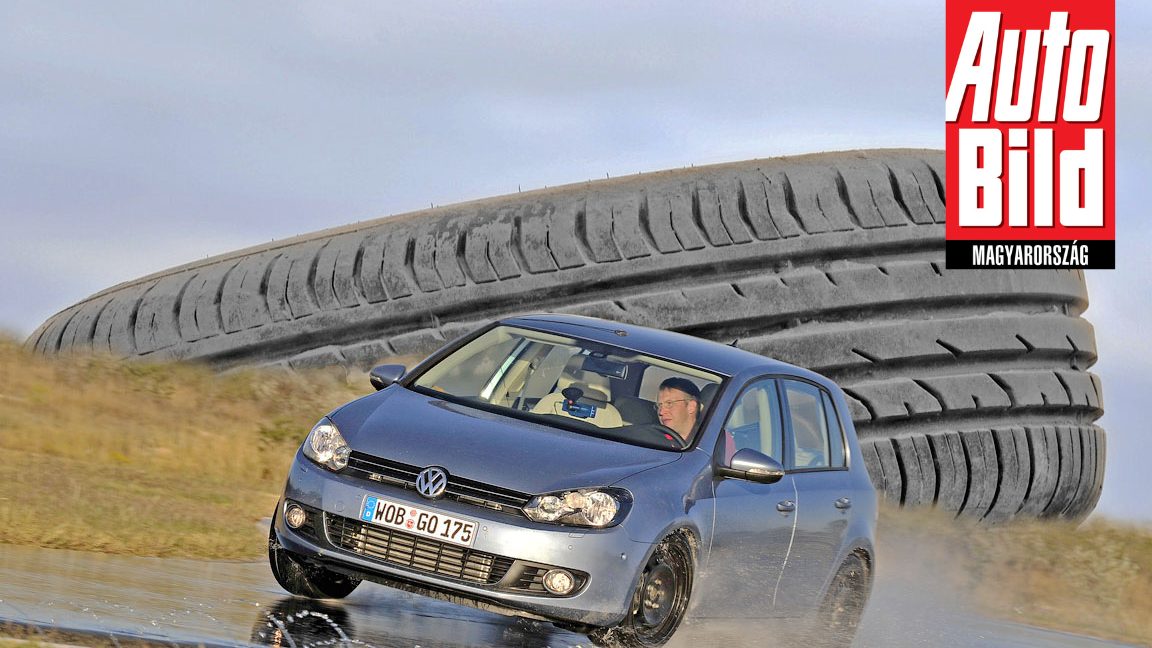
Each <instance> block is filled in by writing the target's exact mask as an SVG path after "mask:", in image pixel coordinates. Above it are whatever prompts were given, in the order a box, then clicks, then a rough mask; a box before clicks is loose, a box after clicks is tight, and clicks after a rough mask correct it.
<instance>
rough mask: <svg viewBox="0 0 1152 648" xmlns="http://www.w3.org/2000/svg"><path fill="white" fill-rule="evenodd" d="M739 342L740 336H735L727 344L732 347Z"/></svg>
mask: <svg viewBox="0 0 1152 648" xmlns="http://www.w3.org/2000/svg"><path fill="white" fill-rule="evenodd" d="M739 343H740V338H736V339H735V340H732V341H731V342H729V343H728V346H730V347H734V346H736V345H737V344H739Z"/></svg>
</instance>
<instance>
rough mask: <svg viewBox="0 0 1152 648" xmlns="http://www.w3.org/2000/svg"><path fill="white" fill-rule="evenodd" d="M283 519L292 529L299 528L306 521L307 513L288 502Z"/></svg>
mask: <svg viewBox="0 0 1152 648" xmlns="http://www.w3.org/2000/svg"><path fill="white" fill-rule="evenodd" d="M284 521H285V522H287V523H288V526H290V527H292V528H293V529H299V528H300V527H302V526H304V523H305V522H307V521H308V514H307V513H305V512H304V509H302V508H300V507H299V506H296V505H295V504H289V505H288V510H286V511H284Z"/></svg>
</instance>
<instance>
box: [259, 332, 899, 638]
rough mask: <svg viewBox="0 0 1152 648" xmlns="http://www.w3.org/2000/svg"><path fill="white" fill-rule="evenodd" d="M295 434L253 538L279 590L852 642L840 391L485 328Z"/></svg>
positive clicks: (655, 349)
mask: <svg viewBox="0 0 1152 648" xmlns="http://www.w3.org/2000/svg"><path fill="white" fill-rule="evenodd" d="M372 381H373V384H374V386H375V387H376V388H377V390H378V391H377V392H376V393H375V394H372V395H369V396H366V397H364V398H361V399H359V400H356V401H353V402H351V403H348V404H347V405H344V406H342V407H340V408H338V409H336V410H335V411H333V412H332V413H330V414H328V415H327V416H326V417H324V418H323V419H321V420H320V422H319V423H317V424H316V426H315V427H314V428H313V429H312V431H311V432H310V433H309V435H308V437H307V438H306V439H305V441H304V443H303V445H302V446H301V448H300V451H299V452H298V453H297V455H296V458H295V461H294V462H293V464H292V468H291V471H290V473H289V475H288V481H287V484H286V486H285V488H284V494H283V497H282V498H281V501H280V502H279V504H278V505H277V508H276V512H275V515H274V517H273V523H272V529H271V531H270V537H269V545H268V547H269V550H268V556H269V562H270V564H271V567H272V572H273V574H274V575H275V577H276V579H277V581H278V582H279V583H280V585H281V586H283V587H284V589H286V590H287V591H289V592H290V593H292V594H297V595H301V596H309V597H316V598H341V597H344V596H347V595H348V594H349V593H351V592H352V590H353V589H355V588H356V586H357V585H359V583H360V582H361V581H362V580H370V581H375V582H377V583H382V584H385V585H389V586H392V587H397V588H400V589H403V590H406V591H410V592H417V593H420V594H425V595H428V596H434V597H438V598H443V599H447V600H449V601H454V602H457V603H465V604H470V605H474V606H477V607H480V608H483V609H486V610H492V611H496V612H500V613H504V614H510V615H515V616H521V617H528V618H532V619H541V620H547V621H551V622H553V623H556V624H557V625H559V626H561V627H563V628H567V629H570V630H575V631H578V632H583V633H586V634H588V635H589V637H590V638H591V639H592V640H593V641H594V642H595V643H597V644H600V645H609V646H658V645H661V644H663V643H665V642H666V641H667V640H668V639H669V638H670V637H671V636H672V634H673V633H674V632H675V631H676V629H677V627H678V626H679V625H680V622H681V620H682V619H683V618H684V617H685V615H686V614H688V613H689V612H691V613H692V614H693V615H698V616H701V617H755V618H763V617H766V616H768V617H785V618H787V617H801V618H804V619H807V620H815V621H817V622H819V623H820V624H821V625H820V626H807V627H816V628H818V631H819V632H820V633H821V639H824V640H831V642H832V643H833V644H842V645H846V644H848V643H851V640H852V636H853V634H854V632H855V626H856V623H857V621H858V620H859V618H860V615H861V613H862V611H863V607H864V604H865V601H866V599H867V596H868V592H869V589H870V587H871V582H872V577H873V574H874V570H875V553H874V550H873V535H874V531H875V524H876V514H877V509H876V495H875V491H874V490H873V488H872V485H871V483H870V481H869V479H868V475H867V472H866V471H865V468H864V462H863V461H862V460H861V457H860V451H859V446H858V443H857V440H856V435H855V430H854V428H853V426H852V421H851V419H850V418H849V417H848V416H847V411H848V409H847V404H846V402H845V400H844V396H843V393H842V392H841V391H840V389H839V388H838V387H837V386H836V385H835V384H834V383H832V382H831V381H829V380H828V379H827V378H824V377H823V376H820V375H818V374H815V373H812V372H810V371H806V370H804V369H800V368H798V367H794V366H792V365H788V364H785V363H781V362H777V361H774V360H770V359H768V358H765V357H763V356H759V355H756V354H753V353H748V352H745V351H741V350H739V349H736V348H733V347H730V346H724V345H721V344H716V343H713V342H707V341H704V340H700V339H697V338H693V337H689V336H685V335H680V334H676V333H669V332H666V331H658V330H653V329H647V328H642V327H638V326H630V325H624V324H618V323H615V322H609V321H604V320H597V319H591V318H585V317H575V316H565V315H535V316H523V317H515V318H510V319H505V320H502V321H499V322H495V323H493V324H491V325H489V326H487V327H485V328H483V329H481V330H479V331H477V332H475V333H473V334H471V335H469V336H467V337H465V338H463V339H461V340H457V341H456V342H453V343H451V344H449V345H448V346H446V347H445V348H443V349H441V350H440V351H438V352H437V353H435V354H434V355H432V356H431V357H429V358H428V359H427V360H425V361H424V362H422V363H421V364H420V365H419V366H417V367H416V368H414V369H413V370H412V371H410V372H407V373H405V369H404V367H401V366H398V365H385V366H382V367H377V368H376V369H374V370H373V372H372Z"/></svg>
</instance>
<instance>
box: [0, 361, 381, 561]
mask: <svg viewBox="0 0 1152 648" xmlns="http://www.w3.org/2000/svg"><path fill="white" fill-rule="evenodd" d="M368 391H371V387H370V386H369V385H368V381H367V380H366V379H363V380H362V384H357V385H356V387H352V386H350V385H349V382H348V380H347V379H346V378H345V376H344V374H343V373H339V374H334V373H331V372H311V373H307V374H300V375H297V374H292V373H290V372H277V371H243V372H238V373H233V374H229V375H216V374H214V373H212V372H211V371H209V370H208V369H206V368H203V367H198V366H193V365H186V364H144V363H124V362H120V361H116V360H113V359H110V358H99V357H70V358H43V357H39V356H35V355H32V354H29V353H27V352H25V351H24V350H23V349H22V348H20V346H19V345H18V344H17V343H16V342H14V341H12V340H11V339H6V340H0V453H3V457H4V460H3V461H2V462H0V543H13V544H24V545H36V546H42V547H56V548H67V549H83V550H90V551H102V552H109V553H122V554H135V555H144V556H188V557H203V558H252V557H255V556H257V555H258V554H259V553H260V552H261V551H262V550H263V546H262V542H261V541H262V538H261V537H260V535H259V531H258V529H257V521H258V520H259V519H260V518H262V517H265V516H268V515H270V514H271V512H272V509H273V507H274V506H275V504H276V499H277V496H278V492H279V490H280V489H281V488H282V486H283V480H284V477H285V475H286V471H287V467H288V464H289V463H290V461H291V458H292V455H293V451H294V449H295V447H296V446H298V445H299V443H300V441H301V440H302V439H303V437H304V435H305V434H307V432H308V430H309V429H311V426H312V425H313V424H314V423H315V422H316V421H317V420H318V419H319V417H321V416H322V415H324V414H325V413H327V412H328V411H329V410H330V409H331V408H333V407H334V406H336V405H338V404H340V403H343V402H345V401H348V400H350V399H352V398H354V397H355V396H357V395H360V394H364V393H367V392H368Z"/></svg>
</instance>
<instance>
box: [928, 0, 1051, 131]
mask: <svg viewBox="0 0 1152 648" xmlns="http://www.w3.org/2000/svg"><path fill="white" fill-rule="evenodd" d="M999 36H1000V12H999V11H976V12H973V14H972V17H971V18H970V19H969V20H968V31H967V32H965V34H964V43H963V45H961V46H960V57H959V58H958V59H957V60H956V69H955V70H954V71H953V72H952V81H951V83H950V84H949V86H948V95H947V98H946V99H945V101H944V113H945V116H946V117H945V119H947V120H948V121H950V122H954V121H956V118H957V117H958V116H959V114H960V106H961V104H963V103H964V94H965V93H966V92H967V91H968V86H973V87H974V95H973V99H972V121H975V122H986V121H988V108H989V106H990V105H991V104H992V82H993V77H994V75H995V73H996V40H997V39H998V38H999ZM977 57H979V59H980V62H979V63H977V62H976V59H977ZM1057 82H1059V79H1057Z"/></svg>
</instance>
